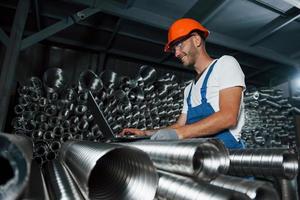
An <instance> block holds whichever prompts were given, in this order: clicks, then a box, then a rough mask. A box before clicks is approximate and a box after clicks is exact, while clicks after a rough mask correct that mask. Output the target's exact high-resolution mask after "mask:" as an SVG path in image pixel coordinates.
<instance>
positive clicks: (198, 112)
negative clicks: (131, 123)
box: [120, 18, 246, 149]
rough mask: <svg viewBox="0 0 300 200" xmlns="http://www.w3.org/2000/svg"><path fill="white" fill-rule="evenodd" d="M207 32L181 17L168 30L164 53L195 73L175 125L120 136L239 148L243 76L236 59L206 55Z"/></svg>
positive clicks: (122, 133)
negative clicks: (202, 140)
mask: <svg viewBox="0 0 300 200" xmlns="http://www.w3.org/2000/svg"><path fill="white" fill-rule="evenodd" d="M208 35H209V31H208V30H207V29H206V28H205V27H204V26H202V25H201V24H200V23H199V22H198V21H196V20H194V19H190V18H183V19H179V20H177V21H175V22H174V23H173V24H172V25H171V26H170V28H169V31H168V42H167V44H166V45H165V52H171V53H173V54H174V56H175V57H176V58H178V59H179V60H180V61H181V62H182V64H183V65H184V66H185V67H193V69H194V70H195V71H196V72H197V76H196V79H195V80H193V81H192V82H191V83H190V84H189V85H188V86H187V87H186V88H185V90H184V103H183V109H182V113H181V115H180V116H179V118H178V120H177V122H176V123H175V124H173V125H171V126H169V127H167V128H164V129H160V130H139V129H135V128H125V129H123V131H122V132H121V133H120V134H121V135H124V134H134V135H152V136H151V139H153V140H177V139H186V138H199V137H214V138H217V139H220V140H222V141H223V143H224V144H225V146H226V147H227V148H232V149H234V148H243V147H244V145H243V142H242V141H241V129H242V126H243V124H244V108H243V92H244V90H245V88H246V86H245V76H244V73H243V71H242V69H241V67H240V65H239V63H238V62H237V60H236V59H235V58H234V57H232V56H229V55H224V56H222V57H220V58H218V59H213V58H211V57H210V56H209V54H208V53H207V51H206V48H205V40H206V38H207V37H208Z"/></svg>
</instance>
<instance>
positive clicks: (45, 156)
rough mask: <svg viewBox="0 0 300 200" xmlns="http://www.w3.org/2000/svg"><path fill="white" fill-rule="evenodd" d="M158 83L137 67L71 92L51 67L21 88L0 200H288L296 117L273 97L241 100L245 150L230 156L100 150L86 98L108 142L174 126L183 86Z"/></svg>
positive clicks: (2, 153)
mask: <svg viewBox="0 0 300 200" xmlns="http://www.w3.org/2000/svg"><path fill="white" fill-rule="evenodd" d="M157 74H158V73H157V72H156V71H155V69H154V68H153V67H151V66H146V65H144V66H142V67H141V68H140V71H139V73H138V75H137V76H136V77H134V78H129V77H124V76H120V75H119V74H117V73H115V72H113V71H109V70H107V71H103V72H102V73H101V74H100V75H99V76H98V75H96V74H95V73H94V72H92V71H84V72H82V73H81V74H80V76H79V78H78V82H77V83H76V84H75V86H73V87H70V86H69V85H70V84H69V83H68V80H67V78H66V75H65V73H64V71H63V70H62V69H60V68H50V69H49V70H47V71H46V72H45V73H44V76H43V79H42V80H41V79H39V78H37V77H31V78H30V79H29V80H28V81H27V82H26V83H24V84H23V85H20V87H19V88H18V102H17V104H16V106H15V108H14V112H15V118H14V119H13V120H12V122H11V125H12V127H13V133H14V134H1V136H0V137H1V138H4V139H1V140H0V143H1V145H0V148H1V149H0V162H1V163H0V166H1V170H0V171H1V172H0V173H3V174H1V176H0V177H1V180H0V199H2V197H3V199H6V198H7V199H17V198H18V197H20V196H22V195H23V197H24V198H31V197H33V196H38V198H37V199H46V196H47V198H48V196H49V198H50V199H66V198H69V199H153V198H155V199H209V200H215V199H218V200H219V199H258V200H259V199H271V198H272V200H276V199H280V198H279V196H281V199H283V200H286V199H288V198H291V197H292V198H293V199H296V197H297V195H295V194H294V193H295V192H294V191H297V190H295V182H294V180H295V178H296V176H297V173H298V158H297V157H296V156H295V152H294V151H291V149H293V148H294V147H295V144H294V143H293V140H294V137H295V136H294V132H293V131H294V126H293V123H292V121H291V120H292V117H291V113H292V112H294V111H293V110H295V108H294V107H293V106H291V104H290V103H289V102H288V101H287V99H284V98H283V97H282V92H281V91H280V90H273V89H269V88H264V89H260V90H258V91H247V93H246V94H245V99H244V100H245V109H246V124H245V127H244V128H243V134H242V137H243V138H244V139H245V140H246V142H247V145H248V148H250V149H246V150H230V151H229V150H228V149H226V148H225V147H224V145H223V144H222V143H221V142H220V141H218V140H215V139H209V138H207V139H194V140H183V141H138V142H130V143H124V142H122V143H116V144H111V143H108V141H107V140H106V139H105V138H104V136H103V133H102V132H101V130H100V127H98V125H97V124H96V123H95V121H94V116H93V115H92V114H91V113H90V111H89V110H88V106H87V98H88V92H89V91H91V92H92V94H93V96H94V98H95V100H96V102H97V104H98V106H99V107H100V109H101V110H102V111H103V113H104V115H105V117H106V119H107V121H108V122H109V124H110V126H111V128H112V129H113V131H114V132H115V134H117V133H118V132H120V131H121V129H122V128H123V127H133V128H140V129H155V128H163V127H165V126H168V125H169V124H172V123H174V122H175V121H176V119H177V118H178V116H179V114H180V111H181V108H182V104H183V90H184V88H185V87H186V85H187V84H188V83H189V82H183V83H179V82H177V81H176V77H175V76H174V75H172V74H165V75H164V76H162V77H157ZM73 85H74V84H73ZM270 133H272V134H270ZM261 147H264V148H261ZM267 148H268V149H267ZM32 158H33V160H34V161H31V159H32ZM35 162H37V164H39V166H40V167H36V163H35ZM2 166H4V167H3V169H4V170H2ZM31 166H32V167H31ZM30 169H31V172H30V171H29V170H30ZM30 174H31V175H30ZM32 174H35V177H40V178H38V179H36V180H33V179H32V178H30V177H31V176H33V175H32ZM245 177H246V178H245ZM33 185H34V186H35V187H33ZM25 186H26V187H25ZM36 188H39V190H38V191H39V192H37V191H36V190H37V189H36ZM12 191H13V192H12ZM42 191H43V192H42ZM277 191H279V194H278V192H277ZM146 194H147V195H146ZM8 196H11V198H8Z"/></svg>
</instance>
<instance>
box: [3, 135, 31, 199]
mask: <svg viewBox="0 0 300 200" xmlns="http://www.w3.org/2000/svg"><path fill="white" fill-rule="evenodd" d="M32 148H33V145H32V142H31V141H30V140H29V139H28V138H26V137H24V136H20V135H11V134H5V133H0V166H1V170H0V199H5V200H13V199H17V198H18V197H19V196H20V195H21V194H22V192H23V191H24V189H25V187H26V185H27V183H28V180H29V175H30V168H31V159H32V154H33V153H32Z"/></svg>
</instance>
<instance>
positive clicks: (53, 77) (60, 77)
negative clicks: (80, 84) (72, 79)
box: [43, 68, 67, 93]
mask: <svg viewBox="0 0 300 200" xmlns="http://www.w3.org/2000/svg"><path fill="white" fill-rule="evenodd" d="M43 83H44V88H45V90H46V91H47V92H48V93H53V92H59V91H61V90H62V89H63V88H64V87H65V86H66V83H67V80H66V74H65V72H64V71H63V70H62V69H61V68H50V69H48V70H47V71H46V72H45V73H44V75H43Z"/></svg>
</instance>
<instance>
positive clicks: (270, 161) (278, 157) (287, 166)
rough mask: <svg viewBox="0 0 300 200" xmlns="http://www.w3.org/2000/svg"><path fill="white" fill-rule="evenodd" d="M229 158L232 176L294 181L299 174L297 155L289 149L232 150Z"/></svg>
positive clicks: (229, 172)
mask: <svg viewBox="0 0 300 200" xmlns="http://www.w3.org/2000/svg"><path fill="white" fill-rule="evenodd" d="M229 157H230V167H229V171H228V174H230V175H236V176H257V177H277V178H278V177H281V178H286V179H293V178H295V177H296V176H297V174H298V159H297V155H296V154H293V153H290V152H289V151H288V150H287V149H238V150H230V155H229Z"/></svg>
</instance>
